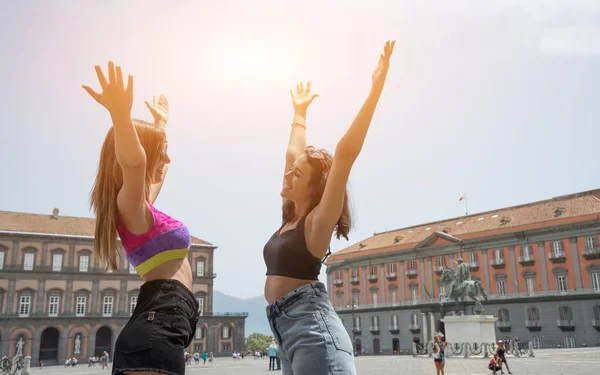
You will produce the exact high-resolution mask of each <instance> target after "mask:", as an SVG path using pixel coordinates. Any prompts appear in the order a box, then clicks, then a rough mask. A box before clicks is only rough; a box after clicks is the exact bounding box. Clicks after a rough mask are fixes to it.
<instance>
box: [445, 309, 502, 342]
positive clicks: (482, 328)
mask: <svg viewBox="0 0 600 375" xmlns="http://www.w3.org/2000/svg"><path fill="white" fill-rule="evenodd" d="M496 320H498V318H496V317H494V316H493V315H457V316H446V317H444V319H442V322H444V328H445V331H446V337H445V338H446V341H448V342H450V343H455V342H456V343H458V342H468V343H474V342H476V343H484V342H487V343H493V342H496V328H495V323H496Z"/></svg>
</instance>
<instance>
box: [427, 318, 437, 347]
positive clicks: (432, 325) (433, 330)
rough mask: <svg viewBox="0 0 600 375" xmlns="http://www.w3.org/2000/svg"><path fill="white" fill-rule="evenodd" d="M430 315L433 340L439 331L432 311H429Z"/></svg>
mask: <svg viewBox="0 0 600 375" xmlns="http://www.w3.org/2000/svg"><path fill="white" fill-rule="evenodd" d="M428 315H429V324H430V326H431V341H433V335H434V333H435V332H437V327H436V326H435V315H434V314H433V313H432V312H430V313H428Z"/></svg>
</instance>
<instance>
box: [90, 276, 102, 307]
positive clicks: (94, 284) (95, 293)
mask: <svg viewBox="0 0 600 375" xmlns="http://www.w3.org/2000/svg"><path fill="white" fill-rule="evenodd" d="M99 288H100V281H98V280H97V279H95V280H94V281H93V282H92V311H91V312H92V314H96V313H97V312H98V298H99V297H100V296H99V293H98V289H99Z"/></svg>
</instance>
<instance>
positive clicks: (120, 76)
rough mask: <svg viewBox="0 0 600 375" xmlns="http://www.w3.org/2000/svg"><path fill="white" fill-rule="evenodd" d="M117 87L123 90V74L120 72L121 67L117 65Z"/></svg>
mask: <svg viewBox="0 0 600 375" xmlns="http://www.w3.org/2000/svg"><path fill="white" fill-rule="evenodd" d="M117 88H118V89H119V90H123V89H124V87H123V74H122V73H121V67H120V66H118V65H117Z"/></svg>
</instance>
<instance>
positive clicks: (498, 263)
mask: <svg viewBox="0 0 600 375" xmlns="http://www.w3.org/2000/svg"><path fill="white" fill-rule="evenodd" d="M490 265H491V266H492V267H494V268H504V266H505V265H506V263H505V262H504V259H492V260H491V261H490Z"/></svg>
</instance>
